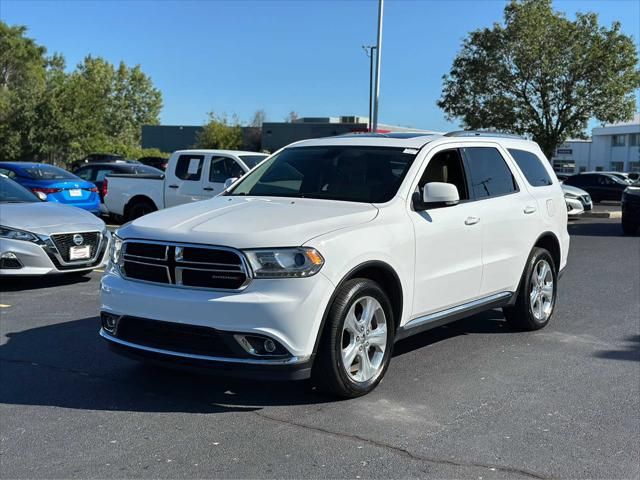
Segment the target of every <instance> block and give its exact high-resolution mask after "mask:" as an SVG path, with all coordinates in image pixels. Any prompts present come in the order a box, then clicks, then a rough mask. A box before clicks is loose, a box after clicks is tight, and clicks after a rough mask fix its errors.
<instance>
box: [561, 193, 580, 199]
mask: <svg viewBox="0 0 640 480" xmlns="http://www.w3.org/2000/svg"><path fill="white" fill-rule="evenodd" d="M564 198H578V195H576V194H575V193H569V192H567V193H565V194H564Z"/></svg>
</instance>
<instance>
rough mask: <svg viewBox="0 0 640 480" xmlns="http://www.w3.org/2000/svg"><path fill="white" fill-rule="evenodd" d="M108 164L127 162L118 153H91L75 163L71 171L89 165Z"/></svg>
mask: <svg viewBox="0 0 640 480" xmlns="http://www.w3.org/2000/svg"><path fill="white" fill-rule="evenodd" d="M106 162H127V160H125V158H124V157H123V156H122V155H118V154H116V153H90V154H89V155H87V156H86V157H84V158H83V159H82V160H78V161H76V162H73V163H72V164H71V166H70V169H71V170H75V169H76V168H79V167H81V166H82V165H85V164H87V163H106Z"/></svg>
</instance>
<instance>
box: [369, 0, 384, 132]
mask: <svg viewBox="0 0 640 480" xmlns="http://www.w3.org/2000/svg"><path fill="white" fill-rule="evenodd" d="M383 14H384V0H379V1H378V42H377V44H376V80H375V84H376V86H375V91H376V93H375V96H374V98H373V120H372V122H371V131H372V132H375V131H377V130H378V98H379V97H380V56H381V53H382V17H383Z"/></svg>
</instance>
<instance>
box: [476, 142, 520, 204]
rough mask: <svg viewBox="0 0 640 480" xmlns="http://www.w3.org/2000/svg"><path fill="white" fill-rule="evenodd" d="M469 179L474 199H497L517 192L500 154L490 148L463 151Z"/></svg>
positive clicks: (516, 187) (513, 180) (514, 182)
mask: <svg viewBox="0 0 640 480" xmlns="http://www.w3.org/2000/svg"><path fill="white" fill-rule="evenodd" d="M464 154H465V157H466V160H467V163H468V165H469V176H470V177H471V191H472V192H473V195H474V197H475V198H476V199H483V198H489V197H498V196H500V195H507V194H509V193H513V192H516V191H518V186H517V184H516V181H515V179H514V178H513V175H512V174H511V170H509V167H508V166H507V164H506V162H505V161H504V158H502V155H500V152H499V151H498V150H497V149H495V148H492V147H470V148H465V149H464Z"/></svg>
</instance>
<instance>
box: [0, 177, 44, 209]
mask: <svg viewBox="0 0 640 480" xmlns="http://www.w3.org/2000/svg"><path fill="white" fill-rule="evenodd" d="M39 201H40V199H38V197H36V196H35V195H34V194H33V193H31V192H30V191H29V190H27V189H26V188H24V187H23V186H21V185H18V184H17V183H16V182H14V181H13V180H9V179H8V178H6V177H3V176H0V203H23V202H39Z"/></svg>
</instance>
